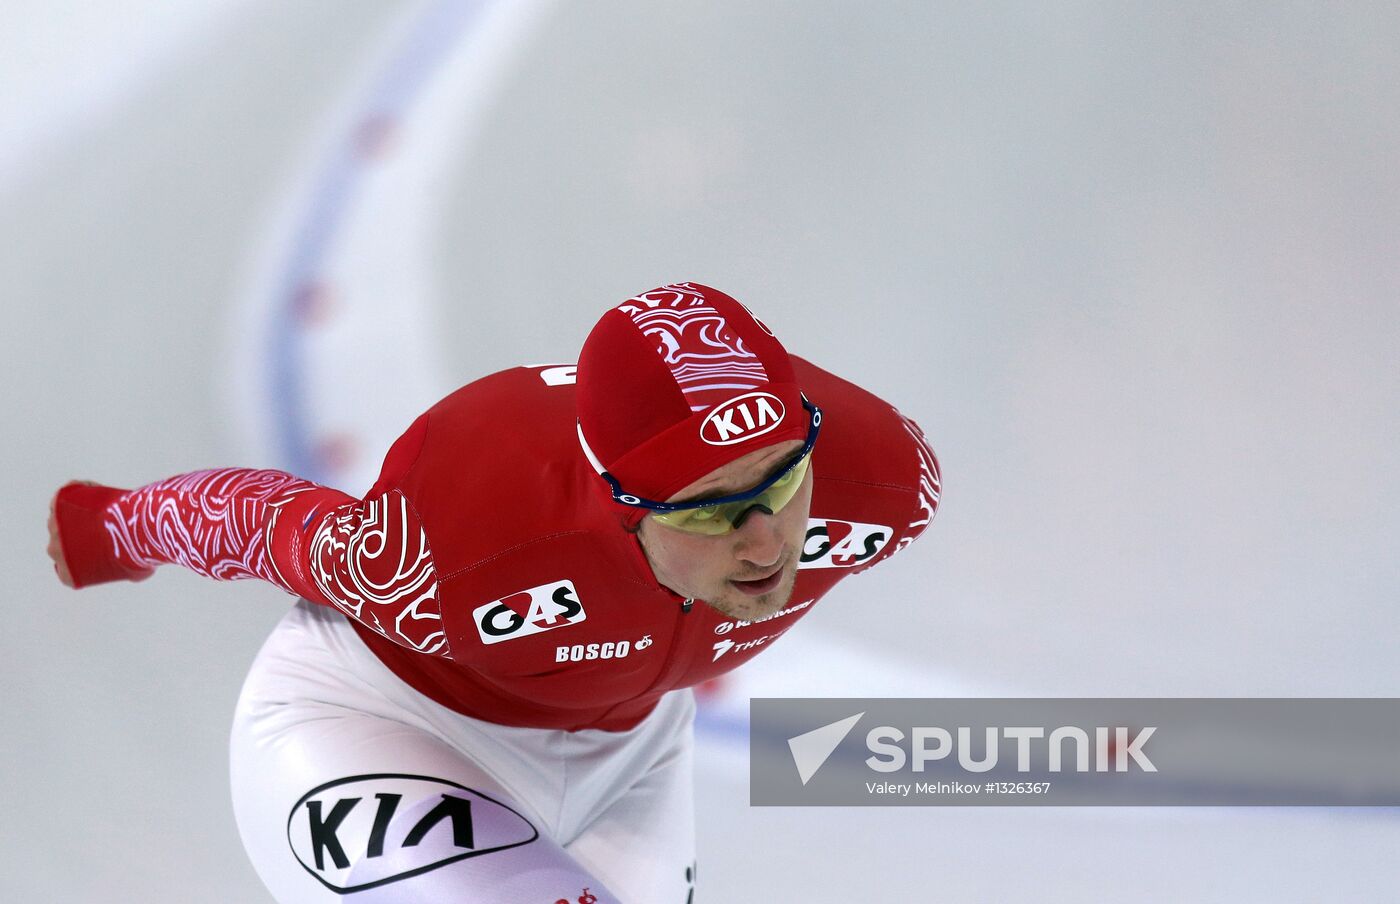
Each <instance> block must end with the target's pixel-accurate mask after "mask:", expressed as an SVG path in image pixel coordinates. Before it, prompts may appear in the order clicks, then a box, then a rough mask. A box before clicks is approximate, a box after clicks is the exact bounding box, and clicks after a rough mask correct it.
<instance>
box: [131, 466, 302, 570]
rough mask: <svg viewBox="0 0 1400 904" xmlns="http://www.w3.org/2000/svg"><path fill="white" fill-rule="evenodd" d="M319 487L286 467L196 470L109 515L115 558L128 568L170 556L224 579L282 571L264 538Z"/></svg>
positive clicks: (138, 493) (139, 493)
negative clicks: (281, 514)
mask: <svg viewBox="0 0 1400 904" xmlns="http://www.w3.org/2000/svg"><path fill="white" fill-rule="evenodd" d="M318 489H320V488H319V487H317V486H316V485H315V484H313V483H309V482H307V481H305V480H302V479H300V478H298V477H293V476H292V475H290V474H285V473H283V472H281V471H254V470H249V469H246V468H220V469H217V470H209V471H195V472H193V473H190V474H182V475H180V476H179V477H172V478H171V479H169V480H163V481H161V482H160V483H154V484H151V485H150V486H147V487H143V488H141V489H140V490H137V491H135V492H132V493H127V494H126V495H124V496H123V497H122V498H121V499H120V500H119V501H118V502H117V504H116V505H115V506H114V507H113V509H112V510H109V511H108V513H107V516H106V518H105V519H104V526H105V527H106V529H107V534H108V536H110V537H111V539H112V545H113V547H114V548H113V552H114V553H115V555H116V558H117V559H118V560H119V561H121V562H123V563H124V564H125V565H127V566H128V567H133V568H150V567H153V566H156V565H159V564H161V563H164V562H172V563H175V564H178V565H183V566H184V567H186V568H188V569H190V570H191V571H194V572H196V573H198V574H202V575H205V576H206V577H212V578H217V579H219V580H224V581H234V580H239V579H242V578H261V579H263V580H265V581H269V582H271V583H273V584H276V585H277V586H279V587H281V588H282V589H284V590H287V591H288V592H293V593H294V592H295V591H294V590H293V589H292V588H291V587H289V586H288V585H287V584H286V582H285V581H283V580H282V579H281V576H280V575H278V573H277V569H276V567H275V566H274V565H273V563H272V560H271V557H270V556H269V555H268V549H267V544H266V542H265V541H264V529H265V527H266V526H267V525H268V524H269V523H270V522H272V521H273V520H274V519H275V515H276V512H277V510H278V509H279V508H280V507H281V506H283V505H285V504H287V503H288V502H290V501H291V500H292V499H294V498H296V497H297V496H299V495H300V494H302V493H306V492H310V491H314V490H318Z"/></svg>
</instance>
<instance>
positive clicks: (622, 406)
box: [577, 283, 808, 520]
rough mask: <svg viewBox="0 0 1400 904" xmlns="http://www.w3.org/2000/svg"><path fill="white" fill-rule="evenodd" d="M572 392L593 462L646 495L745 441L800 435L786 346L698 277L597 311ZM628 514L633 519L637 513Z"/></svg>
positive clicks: (708, 466) (690, 477) (655, 495)
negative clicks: (599, 314) (575, 393)
mask: <svg viewBox="0 0 1400 904" xmlns="http://www.w3.org/2000/svg"><path fill="white" fill-rule="evenodd" d="M577 398H578V418H579V441H580V443H581V445H582V446H583V449H584V453H585V454H586V455H587V456H588V458H589V461H590V463H592V464H593V467H594V469H595V470H598V471H600V472H601V471H607V472H608V473H609V474H611V475H612V476H613V477H614V478H615V479H616V480H617V481H618V482H619V483H620V484H621V485H622V488H623V490H624V491H625V492H627V493H629V494H633V495H636V496H641V497H643V498H646V499H652V500H656V501H664V500H666V499H667V498H669V497H670V496H672V495H674V494H675V493H676V492H677V491H678V490H680V489H681V488H683V487H685V486H686V485H687V484H690V483H693V482H695V481H696V480H698V479H699V478H701V477H703V476H704V475H706V474H708V473H710V472H711V471H713V470H715V469H716V468H719V467H722V466H723V465H726V464H728V463H729V462H731V461H734V460H735V459H737V458H741V457H742V456H744V455H747V454H748V453H750V452H752V451H754V450H755V449H761V448H763V447H764V446H769V445H772V444H774V443H779V442H782V441H784V440H789V439H798V440H801V439H805V438H806V436H807V429H808V415H807V411H806V410H805V409H804V408H803V406H802V393H801V391H800V389H799V388H798V386H797V383H796V378H795V377H794V375H793V370H792V362H791V361H790V360H789V359H788V354H787V351H786V350H785V349H784V348H783V346H782V344H781V343H780V342H778V340H777V339H776V338H775V337H774V336H773V333H772V331H771V330H769V329H768V327H767V326H765V325H764V324H763V323H762V322H761V321H759V320H758V319H757V318H756V317H754V316H753V314H752V313H751V312H750V311H749V310H748V308H746V307H744V306H743V305H742V304H740V303H739V302H738V301H735V300H734V299H733V298H730V297H729V296H728V295H725V294H724V293H723V292H720V291H717V290H715V289H711V288H709V287H708V286H702V285H699V284H698V283H677V284H675V285H669V286H662V287H660V288H657V289H652V290H651V291H650V292H645V293H643V294H641V295H638V296H635V297H633V298H629V299H628V300H627V301H625V302H623V303H622V304H620V305H618V306H617V307H616V308H613V309H612V310H610V311H608V312H607V313H606V314H604V315H603V317H602V319H601V320H599V321H598V323H597V325H596V326H594V327H593V331H592V332H591V333H589V335H588V339H587V340H586V341H585V342H584V344H583V351H582V352H581V353H580V355H579V363H578V396H577ZM600 482H601V481H600ZM635 511H636V513H637V514H636V517H635V518H634V519H632V520H640V517H641V516H642V515H643V514H645V512H644V511H643V510H641V509H636V510H635Z"/></svg>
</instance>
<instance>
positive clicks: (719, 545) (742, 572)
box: [637, 440, 812, 621]
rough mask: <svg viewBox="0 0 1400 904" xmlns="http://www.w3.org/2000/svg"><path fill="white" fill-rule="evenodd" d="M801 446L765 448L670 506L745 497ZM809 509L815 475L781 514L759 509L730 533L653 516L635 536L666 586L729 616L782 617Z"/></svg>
mask: <svg viewBox="0 0 1400 904" xmlns="http://www.w3.org/2000/svg"><path fill="white" fill-rule="evenodd" d="M801 448H802V443H801V442H799V441H798V440H789V441H787V442H783V443H775V444H773V445H771V446H765V447H764V448H762V449H758V450H756V451H754V452H750V453H749V454H748V455H745V456H744V457H743V458H739V459H736V460H735V461H732V462H730V463H729V464H727V465H725V466H724V467H722V468H719V469H717V470H714V471H711V472H710V473H709V474H706V475H705V476H704V477H701V478H700V479H699V480H697V481H695V482H694V483H692V484H690V485H689V486H687V487H685V488H683V489H681V490H680V491H679V492H677V493H676V494H675V495H674V496H672V497H671V498H670V499H668V500H666V501H668V502H689V501H692V500H696V499H711V498H716V497H720V496H726V495H729V494H733V493H740V492H743V491H744V490H745V489H747V488H749V487H754V486H757V485H758V484H759V483H761V482H762V481H763V480H764V479H765V478H767V477H769V476H770V475H772V474H773V473H774V472H776V471H777V470H778V469H779V468H781V467H782V466H783V465H784V464H786V463H787V462H788V461H789V460H790V459H791V458H792V456H793V455H795V454H796V453H797V451H798V450H799V449H801ZM811 504H812V474H811V471H810V469H809V470H808V473H807V474H806V476H805V477H804V478H803V481H802V486H801V488H800V489H799V490H798V491H797V495H795V496H794V497H793V498H792V501H791V502H789V503H788V504H787V505H785V506H783V508H782V510H781V511H779V512H778V513H777V514H775V515H770V514H768V513H767V512H765V511H763V510H761V509H753V510H751V511H750V512H749V513H748V515H747V517H745V518H744V519H743V521H742V523H741V524H740V526H739V527H737V528H735V529H734V530H733V531H730V532H729V533H726V534H719V535H717V536H705V535H703V534H694V533H688V532H686V531H682V530H676V529H675V528H671V527H667V526H666V525H664V524H660V523H658V522H656V521H655V520H653V519H652V518H650V517H647V518H643V519H642V521H641V526H640V528H639V530H638V534H637V536H638V539H639V540H640V541H641V544H642V549H643V550H644V551H645V552H646V556H647V560H648V561H649V562H650V563H651V570H652V573H653V574H655V575H656V579H657V581H659V582H660V583H661V585H662V586H664V587H668V588H670V589H671V590H673V591H675V592H676V593H679V594H680V595H681V596H684V597H688V598H690V599H696V600H702V601H704V602H706V603H708V604H710V605H711V606H713V607H714V608H715V609H718V610H719V611H720V612H723V613H724V614H725V615H728V616H730V617H731V618H736V619H742V620H745V621H753V620H754V619H757V618H762V617H763V616H765V615H771V614H773V613H774V612H777V611H778V610H779V609H781V608H783V606H784V605H786V604H787V602H788V599H789V598H790V597H791V596H792V588H793V584H794V582H796V580H797V561H798V556H799V555H800V554H801V551H802V540H803V538H804V537H805V536H806V532H807V515H808V512H809V510H810V509H811Z"/></svg>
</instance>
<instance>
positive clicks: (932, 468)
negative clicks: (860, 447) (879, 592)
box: [895, 412, 943, 552]
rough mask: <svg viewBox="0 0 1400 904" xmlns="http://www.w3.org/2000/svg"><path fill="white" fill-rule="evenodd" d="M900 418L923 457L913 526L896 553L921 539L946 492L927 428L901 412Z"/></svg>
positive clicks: (920, 459) (910, 520) (905, 532)
mask: <svg viewBox="0 0 1400 904" xmlns="http://www.w3.org/2000/svg"><path fill="white" fill-rule="evenodd" d="M896 414H898V412H896ZM899 420H900V423H902V424H903V425H904V430H905V432H907V433H908V434H909V436H910V438H911V439H913V440H914V451H915V453H916V454H917V455H918V458H919V491H918V501H917V503H916V506H915V509H914V514H913V516H912V517H911V518H910V519H909V526H908V528H906V529H905V531H904V535H903V536H901V537H900V538H899V544H898V545H897V546H896V547H895V552H899V551H900V550H901V549H903V548H904V547H906V546H908V545H909V544H910V543H913V542H914V541H915V540H917V539H918V537H919V535H920V534H922V533H923V532H924V529H925V528H926V527H928V526H929V523H930V522H932V521H933V516H934V513H935V512H937V511H938V499H939V496H940V494H941V493H942V492H943V477H942V474H941V473H940V472H939V470H938V457H937V456H935V455H934V454H933V447H932V446H930V445H929V443H928V438H927V437H925V436H924V431H923V430H921V429H919V425H918V424H916V423H914V422H913V421H912V420H910V419H909V418H907V417H905V416H904V415H903V414H900V415H899Z"/></svg>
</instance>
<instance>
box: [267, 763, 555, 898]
mask: <svg viewBox="0 0 1400 904" xmlns="http://www.w3.org/2000/svg"><path fill="white" fill-rule="evenodd" d="M538 837H540V833H539V832H538V831H537V830H536V829H535V827H534V826H533V825H531V824H530V823H529V821H528V820H526V819H525V817H524V816H521V815H520V814H519V813H517V812H515V810H513V809H511V808H510V807H508V806H506V805H505V804H503V803H501V802H500V801H498V800H495V799H494V798H491V797H488V796H487V795H485V794H482V793H481V792H480V791H474V790H472V789H471V788H467V787H465V786H463V785H459V784H457V783H456V782H450V781H447V780H445V779H440V778H431V777H429V776H426V775H398V774H388V773H385V774H376V775H352V776H350V777H348V778H342V779H337V780H336V781H333V782H327V783H326V784H324V785H321V786H319V787H317V788H313V789H312V790H310V791H308V792H307V793H306V794H305V795H304V796H303V797H302V798H301V800H298V801H297V802H296V804H295V805H293V807H292V812H291V813H290V814H288V816H287V841H288V843H289V844H291V846H292V853H293V854H295V855H296V858H297V860H298V861H299V862H300V863H301V865H302V867H303V868H304V869H305V870H306V871H307V872H308V873H310V874H311V875H312V876H314V877H315V878H316V880H317V881H319V882H320V883H321V884H322V885H324V886H326V887H327V888H329V889H330V890H331V891H334V892H336V893H337V894H346V893H348V892H353V891H363V890H365V889H367V888H375V887H377V886H380V885H387V884H388V883H390V882H397V881H399V880H401V879H407V878H409V877H410V876H418V875H422V874H423V873H426V872H430V871H432V870H435V869H439V868H441V867H444V866H446V865H448V864H449V863H456V862H457V861H459V860H465V859H467V858H468V857H480V856H483V855H486V854H494V853H497V852H499V851H505V850H509V849H511V848H515V847H520V846H521V845H523V844H529V843H530V842H532V841H534V840H535V839H536V838H538Z"/></svg>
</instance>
